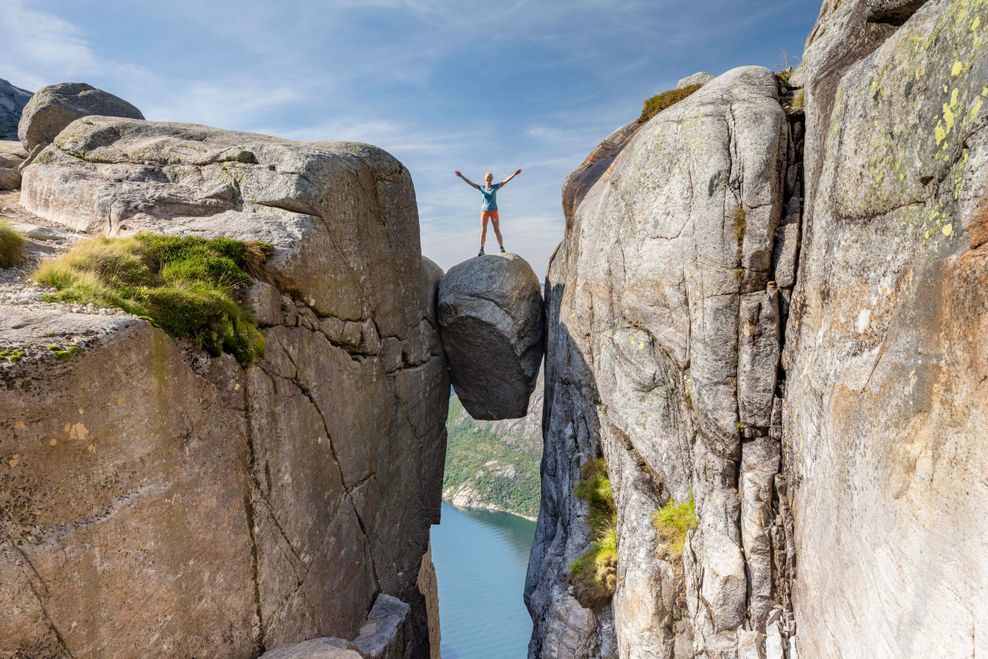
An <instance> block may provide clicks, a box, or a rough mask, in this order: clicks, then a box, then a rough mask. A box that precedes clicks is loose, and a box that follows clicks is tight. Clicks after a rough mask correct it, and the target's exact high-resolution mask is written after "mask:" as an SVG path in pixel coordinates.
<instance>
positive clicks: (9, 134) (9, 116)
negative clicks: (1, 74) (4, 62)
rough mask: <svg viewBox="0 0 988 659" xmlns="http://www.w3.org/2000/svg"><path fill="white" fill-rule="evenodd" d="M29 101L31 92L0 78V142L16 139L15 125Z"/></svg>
mask: <svg viewBox="0 0 988 659" xmlns="http://www.w3.org/2000/svg"><path fill="white" fill-rule="evenodd" d="M30 100H31V92H29V91H27V90H26V89H21V88H20V87H15V86H14V85H12V84H10V83H9V82H7V81H6V80H4V79H3V78H0V140H16V139H18V138H17V124H18V122H19V121H20V120H21V112H23V111H24V106H25V105H27V102H28V101H30Z"/></svg>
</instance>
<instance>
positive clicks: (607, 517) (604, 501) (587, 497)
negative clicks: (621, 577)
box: [569, 458, 617, 609]
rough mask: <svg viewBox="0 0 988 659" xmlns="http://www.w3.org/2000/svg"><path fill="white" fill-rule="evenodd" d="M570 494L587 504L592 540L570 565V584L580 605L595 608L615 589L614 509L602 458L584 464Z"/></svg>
mask: <svg viewBox="0 0 988 659" xmlns="http://www.w3.org/2000/svg"><path fill="white" fill-rule="evenodd" d="M573 493H574V494H575V495H576V496H578V497H579V498H581V499H583V500H584V501H586V502H588V503H589V504H590V529H591V531H593V537H594V539H593V541H592V542H591V543H590V547H589V548H588V549H587V551H586V552H584V553H583V554H582V555H581V556H580V557H579V558H577V559H576V560H575V561H573V562H572V563H570V566H569V572H570V583H572V584H573V590H574V595H575V597H576V599H577V600H579V602H580V604H582V605H583V606H586V607H589V608H592V609H599V608H601V607H602V606H604V605H605V604H607V602H608V601H609V600H610V599H611V596H613V595H614V589H615V587H616V586H617V509H616V507H615V506H614V495H613V492H612V490H611V481H610V479H609V478H608V477H607V463H606V462H605V461H604V459H603V458H596V459H591V460H587V462H586V463H584V465H583V478H582V479H581V480H580V481H579V482H578V483H577V484H576V486H575V487H574V488H573Z"/></svg>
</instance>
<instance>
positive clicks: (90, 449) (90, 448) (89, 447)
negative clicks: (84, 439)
mask: <svg viewBox="0 0 988 659" xmlns="http://www.w3.org/2000/svg"><path fill="white" fill-rule="evenodd" d="M86 450H87V451H89V452H90V453H95V452H96V447H95V446H93V445H92V444H90V445H89V446H87V447H86Z"/></svg>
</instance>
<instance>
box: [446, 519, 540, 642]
mask: <svg viewBox="0 0 988 659" xmlns="http://www.w3.org/2000/svg"><path fill="white" fill-rule="evenodd" d="M534 537H535V523H534V522H530V521H528V520H526V519H523V518H521V517H516V516H515V515H509V514H507V513H495V512H488V511H486V510H462V509H459V508H456V507H455V506H453V505H451V504H449V503H447V502H445V501H443V507H442V524H440V525H439V526H434V527H433V528H432V560H433V562H434V563H435V564H436V576H437V577H438V579H439V619H440V621H441V623H442V637H443V638H442V657H443V659H515V658H523V657H525V656H527V654H528V638H529V636H530V635H531V633H532V621H531V619H530V618H529V617H528V611H527V610H526V609H525V602H524V600H523V599H522V596H523V591H524V589H525V570H526V568H527V566H528V552H529V550H530V549H531V547H532V539H533V538H534Z"/></svg>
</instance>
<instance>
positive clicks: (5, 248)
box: [0, 219, 24, 268]
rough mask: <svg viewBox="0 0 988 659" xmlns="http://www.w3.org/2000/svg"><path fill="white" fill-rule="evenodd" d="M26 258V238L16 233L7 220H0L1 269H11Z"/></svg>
mask: <svg viewBox="0 0 988 659" xmlns="http://www.w3.org/2000/svg"><path fill="white" fill-rule="evenodd" d="M23 258H24V236H22V235H21V234H19V233H17V232H16V231H14V230H13V229H12V228H11V226H10V223H9V222H7V220H4V219H0V268H10V267H12V266H15V265H17V264H18V263H20V262H21V260H22V259H23Z"/></svg>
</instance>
